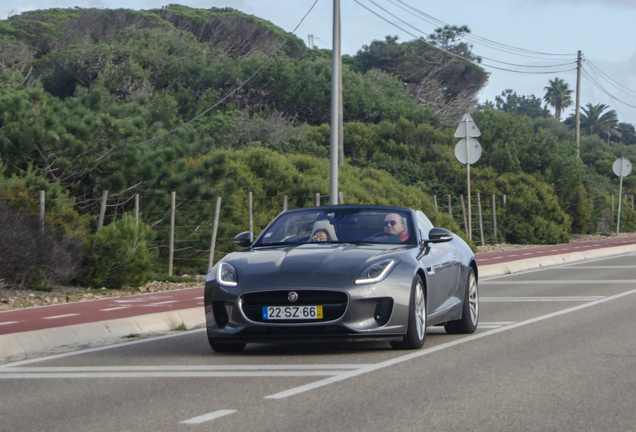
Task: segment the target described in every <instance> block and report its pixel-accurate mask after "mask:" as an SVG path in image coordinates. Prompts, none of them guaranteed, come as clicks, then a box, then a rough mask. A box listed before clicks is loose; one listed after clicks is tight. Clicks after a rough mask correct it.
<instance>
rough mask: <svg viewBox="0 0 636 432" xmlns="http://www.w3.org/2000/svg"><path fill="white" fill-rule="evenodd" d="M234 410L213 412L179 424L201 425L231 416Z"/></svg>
mask: <svg viewBox="0 0 636 432" xmlns="http://www.w3.org/2000/svg"><path fill="white" fill-rule="evenodd" d="M235 412H236V410H219V411H214V412H211V413H208V414H203V415H201V416H198V417H193V418H191V419H188V420H184V421H182V422H179V423H180V424H199V423H203V422H206V421H210V420H214V419H217V418H219V417H223V416H226V415H228V414H232V413H235Z"/></svg>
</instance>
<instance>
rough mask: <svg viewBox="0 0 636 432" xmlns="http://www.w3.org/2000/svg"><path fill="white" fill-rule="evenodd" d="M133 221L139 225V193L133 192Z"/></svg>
mask: <svg viewBox="0 0 636 432" xmlns="http://www.w3.org/2000/svg"><path fill="white" fill-rule="evenodd" d="M135 221H136V222H137V225H139V194H138V193H136V194H135Z"/></svg>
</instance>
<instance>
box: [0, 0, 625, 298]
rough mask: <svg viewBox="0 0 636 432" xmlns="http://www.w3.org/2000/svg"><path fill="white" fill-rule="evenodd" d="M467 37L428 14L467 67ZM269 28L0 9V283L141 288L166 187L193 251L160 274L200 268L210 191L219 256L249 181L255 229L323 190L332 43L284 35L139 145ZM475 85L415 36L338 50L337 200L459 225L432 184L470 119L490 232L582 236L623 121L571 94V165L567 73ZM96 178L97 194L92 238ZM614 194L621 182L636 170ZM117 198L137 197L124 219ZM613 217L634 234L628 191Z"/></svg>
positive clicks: (222, 13) (475, 71)
mask: <svg viewBox="0 0 636 432" xmlns="http://www.w3.org/2000/svg"><path fill="white" fill-rule="evenodd" d="M465 32H469V29H468V28H467V27H445V28H443V29H439V30H438V31H437V32H435V33H434V34H433V35H432V36H431V40H430V42H432V43H434V44H437V45H439V46H442V47H444V49H446V50H447V51H450V52H456V53H461V54H462V55H463V56H467V57H469V58H471V59H473V60H475V61H476V62H477V63H479V57H478V56H477V55H475V54H474V53H473V52H472V51H471V46H469V45H467V44H465V43H464V42H462V41H461V35H462V34H463V33H465ZM285 37H287V34H286V33H285V32H284V31H283V30H282V29H280V28H278V27H276V26H274V25H272V24H271V23H269V22H266V21H264V20H261V19H259V18H256V17H253V16H249V15H245V14H243V13H241V12H238V11H235V10H232V9H229V8H226V9H216V8H212V9H208V10H200V9H192V8H188V7H184V6H177V5H170V6H166V7H164V8H161V9H156V10H148V11H132V10H98V9H79V8H75V9H49V10H42V11H33V12H26V13H23V14H21V15H18V16H13V17H10V18H9V19H7V20H4V21H0V198H1V199H0V248H2V250H3V258H2V260H0V279H2V280H4V283H5V284H8V285H11V286H16V287H24V286H28V287H31V288H38V289H42V290H46V289H47V287H50V286H52V285H56V284H83V285H84V286H92V287H97V288H101V287H106V288H108V289H115V288H120V287H121V286H131V287H137V286H140V285H142V284H143V283H144V282H146V281H147V280H148V279H152V278H153V277H156V274H157V273H162V272H164V273H165V269H166V262H167V261H166V259H165V258H166V254H167V251H166V250H165V249H161V248H157V247H152V244H155V245H156V244H167V240H166V238H167V235H168V232H167V231H166V230H165V229H160V227H165V226H166V225H167V224H168V222H169V212H165V211H163V212H159V211H158V210H159V209H161V210H165V209H166V208H169V203H170V192H172V191H176V193H177V196H178V197H179V199H180V201H179V213H178V216H177V218H178V220H177V225H180V226H185V227H192V229H191V230H190V231H189V232H188V231H187V230H183V231H180V232H179V233H178V234H177V236H178V237H177V238H178V240H179V241H186V240H190V239H192V238H194V237H195V234H196V238H200V239H204V240H201V241H200V242H199V243H197V242H196V241H193V243H192V244H191V249H192V250H193V251H194V252H196V253H194V254H193V255H192V259H190V260H188V259H183V260H182V261H179V262H178V263H176V266H177V273H189V274H196V273H200V272H205V271H206V270H207V269H206V267H207V261H206V260H205V259H203V260H202V259H201V257H206V255H205V250H206V249H209V239H210V238H211V227H209V226H208V225H211V223H209V221H210V220H211V217H212V215H213V214H214V206H215V202H214V201H215V199H216V197H217V196H218V197H222V199H223V202H224V203H226V207H224V208H225V209H226V210H225V212H224V213H223V217H222V219H221V221H220V225H219V233H218V238H219V239H220V240H219V242H218V244H217V251H219V252H220V253H227V252H230V251H232V250H234V249H233V248H234V246H233V243H232V240H231V238H232V237H233V236H234V235H236V234H238V233H239V232H241V231H244V230H245V226H246V219H247V216H246V215H247V199H246V197H247V193H248V192H253V194H254V195H255V196H258V197H264V198H267V199H264V200H263V201H262V204H261V205H260V207H259V208H258V211H257V212H256V213H255V215H254V226H255V231H256V233H258V232H260V230H262V229H263V228H264V226H265V224H266V223H267V222H269V221H270V220H271V219H272V218H273V217H274V216H275V215H276V214H278V213H279V212H280V208H281V207H280V202H281V201H280V200H281V199H282V197H283V196H284V195H287V196H289V197H293V199H292V201H290V203H289V207H290V208H294V207H305V206H311V205H313V194H314V193H316V192H318V193H321V194H323V195H326V194H328V190H329V185H328V175H327V173H328V169H329V160H328V154H329V137H330V127H329V115H330V83H331V78H330V74H331V53H330V51H328V50H319V49H308V48H306V47H305V45H304V43H303V42H302V41H301V40H300V39H298V38H296V37H294V36H291V37H290V40H289V41H288V43H287V44H286V46H285V47H284V49H283V50H281V51H280V52H279V53H278V54H277V55H276V56H275V57H274V58H273V59H272V60H271V61H270V62H269V64H268V65H267V66H266V67H265V68H264V69H263V70H262V71H261V72H260V73H259V74H258V75H256V77H255V78H254V79H253V80H252V81H250V82H249V83H248V84H247V85H245V86H244V87H243V88H242V89H241V90H240V91H238V92H237V94H235V95H234V96H233V97H232V98H230V99H229V100H228V101H227V102H226V103H225V104H223V105H221V106H219V107H218V108H217V109H215V110H212V111H211V112H209V113H208V114H206V115H205V116H203V117H202V118H200V119H199V120H197V121H195V122H192V123H190V124H188V125H187V126H185V127H183V128H181V129H179V130H178V131H176V132H175V133H173V134H170V135H167V136H165V137H163V138H161V139H159V140H156V141H153V142H149V143H146V144H143V145H139V146H137V144H139V143H142V142H144V141H147V140H149V139H151V138H153V137H156V136H158V135H161V134H163V133H165V132H168V131H170V130H172V129H174V128H176V127H178V126H181V125H182V124H184V123H185V122H187V121H188V120H190V119H192V118H194V117H195V116H197V115H198V114H200V113H201V112H203V111H204V110H206V109H207V108H209V107H210V106H212V105H214V104H215V103H216V102H217V101H218V100H220V99H221V98H223V97H224V96H226V95H228V94H229V93H230V92H232V91H233V90H235V89H236V88H237V87H239V86H240V85H241V84H243V83H244V82H245V81H246V80H247V79H248V78H249V77H250V76H251V75H252V74H253V73H254V72H255V71H256V70H257V69H258V68H259V67H260V66H261V64H262V63H263V62H264V61H265V59H266V58H267V56H268V55H269V54H270V53H271V52H273V50H274V49H275V48H276V47H277V46H278V45H279V44H280V43H281V42H282V41H283V40H284V38H285ZM487 81H488V73H487V72H486V71H485V70H484V69H482V68H480V67H479V66H475V65H474V64H471V63H467V62H464V61H462V60H458V59H456V58H454V57H451V56H448V55H446V54H443V53H440V52H439V51H437V50H434V49H432V48H431V47H430V46H429V45H427V44H424V43H423V42H422V41H418V40H414V41H410V42H401V41H398V40H397V38H395V37H387V38H386V39H385V40H380V41H373V42H371V43H370V44H369V45H368V46H364V47H362V48H361V50H360V51H359V52H358V53H357V54H356V55H355V56H345V57H344V58H343V92H344V96H343V99H344V122H345V124H344V152H345V162H344V164H343V165H342V166H341V171H340V185H341V190H342V191H343V193H344V196H345V201H346V202H347V203H368V204H391V205H402V206H407V207H414V208H417V209H422V210H423V211H425V212H426V213H427V214H428V215H429V217H430V218H431V219H432V220H433V222H434V223H435V224H436V225H439V226H443V227H445V228H449V229H451V230H453V231H455V232H460V235H462V236H463V237H464V238H466V237H465V235H464V234H463V233H461V229H460V226H459V225H458V224H457V223H456V222H455V221H454V220H453V219H452V218H451V217H449V216H448V214H446V213H445V212H443V211H442V209H441V208H440V211H437V210H436V209H435V206H434V205H433V198H432V197H433V196H437V197H445V196H446V195H452V196H455V197H458V196H459V195H460V194H465V193H466V192H465V187H466V185H465V183H466V177H465V167H464V166H462V165H460V164H459V163H458V162H457V161H456V160H455V157H454V147H455V144H456V142H457V140H456V139H455V138H454V137H453V133H454V130H455V127H456V125H457V123H458V122H459V119H460V118H461V116H462V115H463V114H464V113H465V112H471V113H472V116H473V118H474V119H475V121H476V123H477V124H478V125H479V128H480V130H481V131H482V136H481V137H480V139H479V141H480V143H481V144H482V147H483V156H482V158H481V160H480V161H479V162H478V163H477V164H476V165H474V166H473V167H472V168H471V174H472V182H473V183H472V191H473V193H476V192H479V193H481V195H482V196H490V195H491V194H497V195H498V196H501V195H503V194H505V195H506V196H507V197H508V205H507V206H506V207H505V208H500V209H499V210H498V215H497V217H498V223H499V224H500V227H501V229H500V233H499V238H498V240H499V241H502V242H508V243H532V244H552V243H559V242H566V241H568V238H569V235H570V234H571V233H581V234H583V233H596V232H597V231H598V230H599V226H598V222H599V219H600V218H601V217H602V215H603V212H604V211H605V212H606V211H608V210H610V209H611V196H612V195H614V196H618V178H617V177H616V176H615V175H614V173H613V172H612V164H613V163H614V160H615V159H616V158H617V157H621V156H624V157H627V158H629V159H630V160H631V161H632V162H634V161H636V134H635V130H634V126H633V125H631V124H625V123H619V122H618V120H617V117H616V113H615V112H614V111H613V110H611V108H610V107H607V106H605V105H597V106H593V105H588V106H586V107H584V109H583V115H582V123H581V130H582V134H583V136H582V139H581V157H580V158H578V157H577V150H576V144H575V140H574V130H573V124H572V120H571V119H569V118H568V119H565V120H564V121H560V118H561V115H562V112H563V110H564V109H565V108H567V107H568V106H569V105H571V104H572V97H571V89H570V88H569V86H568V84H567V83H565V82H564V81H563V80H561V79H559V78H555V79H554V80H550V81H549V82H548V86H547V87H546V88H545V89H542V91H545V97H537V96H534V95H529V96H523V95H518V94H517V93H516V92H514V90H506V91H504V92H502V94H501V96H499V97H497V98H496V100H495V101H491V102H486V103H484V104H481V105H479V104H477V98H476V96H477V94H478V93H479V91H480V90H481V89H482V88H483V86H484V85H486V83H487ZM40 190H43V191H45V194H46V200H47V201H46V202H47V205H46V221H45V223H44V224H42V223H41V222H40V220H39V218H38V216H37V215H38V213H39V202H38V193H39V191H40ZM103 191H109V197H112V198H111V199H113V200H114V201H109V207H108V208H107V211H106V214H105V223H104V228H103V229H101V230H100V231H97V226H98V216H99V211H100V197H101V195H102V192H103ZM623 191H624V193H625V194H627V195H632V194H635V193H636V173H632V175H631V176H629V177H627V178H626V179H625V181H624V185H623ZM135 193H139V194H143V196H144V199H143V200H142V202H141V221H140V223H139V224H137V223H136V221H135V220H134V218H133V216H132V215H131V212H132V210H133V209H134V203H133V201H132V200H131V199H130V197H132V196H133V194H135ZM268 200H269V201H268ZM499 211H500V212H501V215H500V214H499ZM621 230H622V231H634V230H636V212H634V211H632V210H631V205H627V204H626V203H624V205H623V207H622V215H621ZM153 242H154V243H153ZM472 246H473V247H474V244H472ZM201 251H203V254H202V255H201ZM197 254H198V255H197ZM196 257H198V260H197V259H195V258H196Z"/></svg>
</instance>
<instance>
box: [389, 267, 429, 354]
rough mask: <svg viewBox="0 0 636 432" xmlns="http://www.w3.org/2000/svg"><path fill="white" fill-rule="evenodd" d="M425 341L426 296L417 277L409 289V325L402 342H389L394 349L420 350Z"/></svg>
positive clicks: (420, 280) (422, 285)
mask: <svg viewBox="0 0 636 432" xmlns="http://www.w3.org/2000/svg"><path fill="white" fill-rule="evenodd" d="M425 339H426V296H425V295H424V283H423V282H422V278H421V277H420V276H419V275H417V276H415V280H414V281H413V288H412V289H411V301H410V303H409V324H408V329H407V331H406V335H405V336H404V340H402V341H395V342H391V346H392V347H393V348H394V349H401V350H407V349H420V348H422V346H424V340H425Z"/></svg>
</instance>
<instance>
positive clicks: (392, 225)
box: [384, 213, 409, 242]
mask: <svg viewBox="0 0 636 432" xmlns="http://www.w3.org/2000/svg"><path fill="white" fill-rule="evenodd" d="M384 232H386V233H391V234H395V235H396V236H398V237H399V238H400V240H401V241H403V242H404V241H406V240H408V238H409V232H408V231H407V230H406V221H405V220H404V218H403V217H402V216H400V215H399V214H397V213H389V214H388V215H386V217H385V218H384Z"/></svg>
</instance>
